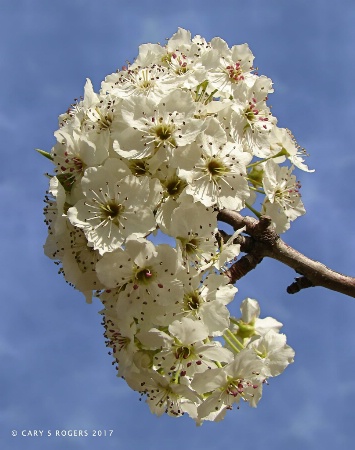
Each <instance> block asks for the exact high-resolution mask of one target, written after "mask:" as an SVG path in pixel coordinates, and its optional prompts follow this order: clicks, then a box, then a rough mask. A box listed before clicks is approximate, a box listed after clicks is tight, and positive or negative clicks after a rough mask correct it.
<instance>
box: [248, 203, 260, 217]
mask: <svg viewBox="0 0 355 450" xmlns="http://www.w3.org/2000/svg"><path fill="white" fill-rule="evenodd" d="M245 206H246V207H247V208H249V209H250V211H251V212H252V213H254V214H255V215H256V217H257V218H258V219H260V217H261V214H260V213H259V212H258V211H257V210H256V209H254V208H253V207H252V206H251V205H249V203H247V202H245Z"/></svg>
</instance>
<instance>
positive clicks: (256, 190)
mask: <svg viewBox="0 0 355 450" xmlns="http://www.w3.org/2000/svg"><path fill="white" fill-rule="evenodd" d="M249 189H251V190H252V191H255V192H258V193H259V194H264V195H265V192H264V191H262V190H260V189H256V188H255V187H253V186H249Z"/></svg>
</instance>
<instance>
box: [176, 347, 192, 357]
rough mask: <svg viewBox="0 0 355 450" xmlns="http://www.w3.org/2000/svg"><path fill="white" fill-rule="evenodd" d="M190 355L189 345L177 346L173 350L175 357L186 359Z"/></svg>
mask: <svg viewBox="0 0 355 450" xmlns="http://www.w3.org/2000/svg"><path fill="white" fill-rule="evenodd" d="M190 355H191V350H190V349H189V347H178V348H177V349H176V350H175V355H174V356H175V358H176V359H187V358H188V357H189V356H190Z"/></svg>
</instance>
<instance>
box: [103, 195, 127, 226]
mask: <svg viewBox="0 0 355 450" xmlns="http://www.w3.org/2000/svg"><path fill="white" fill-rule="evenodd" d="M100 210H101V221H104V220H112V221H113V222H115V223H116V222H118V217H119V215H120V214H121V213H122V211H123V206H122V205H121V204H119V203H117V202H116V201H115V200H109V201H108V202H107V203H101V204H100Z"/></svg>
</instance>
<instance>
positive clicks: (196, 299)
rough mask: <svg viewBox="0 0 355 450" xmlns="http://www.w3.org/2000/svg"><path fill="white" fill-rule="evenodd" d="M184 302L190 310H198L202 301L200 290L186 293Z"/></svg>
mask: <svg viewBox="0 0 355 450" xmlns="http://www.w3.org/2000/svg"><path fill="white" fill-rule="evenodd" d="M184 302H185V305H186V307H187V309H188V310H191V311H196V310H197V309H198V308H199V306H200V303H201V298H200V296H199V294H198V291H193V292H190V293H189V294H185V295H184Z"/></svg>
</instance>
